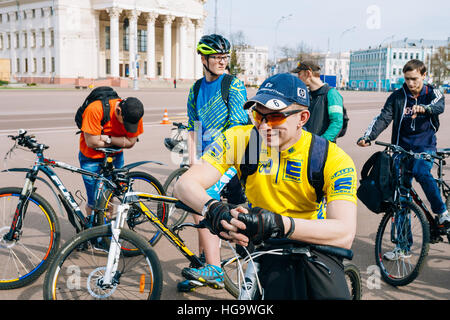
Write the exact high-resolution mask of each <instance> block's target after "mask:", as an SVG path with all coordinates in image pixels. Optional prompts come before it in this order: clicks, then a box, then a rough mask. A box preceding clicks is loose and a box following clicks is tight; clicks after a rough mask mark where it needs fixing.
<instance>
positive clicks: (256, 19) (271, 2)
mask: <svg viewBox="0 0 450 320" xmlns="http://www.w3.org/2000/svg"><path fill="white" fill-rule="evenodd" d="M215 5H216V0H208V2H207V3H206V4H205V9H206V11H207V12H208V16H207V18H206V21H205V27H204V31H205V33H213V32H214V30H215V19H214V17H215ZM230 12H232V14H231V15H230ZM290 14H292V16H291V17H290V18H288V19H284V20H282V21H281V22H280V23H279V25H278V28H276V25H277V22H278V21H279V20H280V19H281V17H283V16H288V15H290ZM217 26H218V27H217V30H218V31H219V32H220V33H222V34H224V35H225V36H228V35H229V33H230V31H231V32H236V31H238V30H242V31H243V33H244V34H245V36H246V39H247V41H248V43H249V44H251V45H265V46H268V47H269V49H270V52H271V53H272V50H273V46H274V44H275V38H276V39H277V41H276V42H277V44H278V46H284V45H287V46H290V47H294V48H295V47H296V46H297V45H298V44H300V43H301V42H302V41H303V42H304V43H305V44H307V45H308V46H309V47H311V48H312V49H314V50H319V51H326V50H327V49H328V48H329V49H330V51H332V52H338V51H339V47H341V49H342V51H345V50H356V49H361V48H367V47H369V46H377V45H379V44H380V43H381V42H382V41H383V40H384V39H386V38H388V37H391V36H394V38H393V39H394V40H401V39H404V38H405V37H408V38H410V39H420V38H424V39H428V40H446V39H447V37H450V1H448V0H430V1H419V0H409V1H405V0H360V1H346V0H341V1H332V0H321V1H318V0H314V1H311V0H217ZM353 27H354V28H353ZM351 28H353V30H352V31H349V32H346V33H344V31H345V30H348V29H351ZM276 29H277V32H275V30H276ZM275 33H276V34H275Z"/></svg>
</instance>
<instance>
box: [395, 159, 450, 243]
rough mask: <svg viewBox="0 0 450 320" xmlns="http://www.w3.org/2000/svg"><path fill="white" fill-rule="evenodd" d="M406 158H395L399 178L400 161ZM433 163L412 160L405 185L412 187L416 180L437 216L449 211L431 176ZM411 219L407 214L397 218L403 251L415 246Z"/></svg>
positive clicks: (399, 215) (396, 172) (404, 178)
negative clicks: (413, 181)
mask: <svg viewBox="0 0 450 320" xmlns="http://www.w3.org/2000/svg"><path fill="white" fill-rule="evenodd" d="M425 152H426V153H428V154H436V153H435V152H434V151H425ZM404 157H405V156H403V155H399V156H397V157H395V158H394V170H395V174H396V175H397V176H398V174H399V168H400V161H402V159H404ZM432 167H433V163H432V162H431V161H426V160H423V159H411V160H410V162H409V163H408V164H407V169H408V170H407V171H411V172H404V173H403V174H404V175H403V183H404V184H405V185H406V186H411V184H412V179H413V178H415V179H416V181H417V182H418V183H419V184H420V186H421V187H422V189H423V192H424V193H425V196H426V197H427V199H428V201H429V202H430V205H431V210H432V211H433V212H434V213H435V214H441V213H444V212H445V211H446V210H447V207H446V206H445V203H444V202H443V201H442V197H441V192H440V190H439V187H438V185H437V183H436V180H435V179H434V177H433V175H432V174H431V168H432ZM410 219H411V217H410V216H408V215H406V214H398V215H396V218H395V227H396V229H397V230H396V232H397V240H398V241H399V243H398V244H397V246H399V247H400V248H402V249H406V250H409V249H410V248H411V245H412V244H413V237H412V233H411V220H410Z"/></svg>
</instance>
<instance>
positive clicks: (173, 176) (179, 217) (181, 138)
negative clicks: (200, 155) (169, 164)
mask: <svg viewBox="0 0 450 320" xmlns="http://www.w3.org/2000/svg"><path fill="white" fill-rule="evenodd" d="M173 126H174V128H172V131H173V132H174V133H173V134H172V136H173V137H171V138H164V146H165V147H166V148H167V149H168V150H169V151H170V152H172V153H174V154H178V155H180V156H182V161H181V163H180V167H179V168H177V169H175V170H174V171H172V172H171V173H170V175H169V176H168V177H167V179H166V181H165V182H164V184H163V187H164V190H165V192H166V195H168V196H173V189H174V187H175V184H176V183H177V181H178V179H179V178H180V177H181V175H182V174H183V173H185V172H186V171H187V170H188V169H189V153H188V144H187V134H188V132H187V127H186V126H185V125H184V124H182V123H179V122H174V123H173ZM168 213H169V214H168V217H167V226H172V227H174V226H177V225H179V224H181V223H183V222H184V220H185V219H186V217H187V216H188V215H189V212H186V211H185V210H181V209H178V208H175V207H174V206H173V205H172V206H170V208H169V210H168Z"/></svg>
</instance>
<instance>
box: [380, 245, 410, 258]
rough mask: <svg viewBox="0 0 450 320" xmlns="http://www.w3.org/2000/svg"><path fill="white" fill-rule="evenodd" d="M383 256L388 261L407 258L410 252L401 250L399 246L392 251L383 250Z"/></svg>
mask: <svg viewBox="0 0 450 320" xmlns="http://www.w3.org/2000/svg"><path fill="white" fill-rule="evenodd" d="M383 258H385V259H386V260H389V261H396V260H398V259H409V258H411V252H410V251H408V250H402V249H400V248H395V249H394V250H392V251H388V252H385V253H384V254H383Z"/></svg>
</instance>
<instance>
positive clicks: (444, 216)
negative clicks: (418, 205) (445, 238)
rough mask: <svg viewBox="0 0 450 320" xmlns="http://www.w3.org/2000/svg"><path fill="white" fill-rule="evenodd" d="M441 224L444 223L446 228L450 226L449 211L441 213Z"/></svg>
mask: <svg viewBox="0 0 450 320" xmlns="http://www.w3.org/2000/svg"><path fill="white" fill-rule="evenodd" d="M439 224H440V225H443V226H444V227H445V228H449V227H450V214H448V211H446V212H444V213H442V214H440V215H439Z"/></svg>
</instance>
